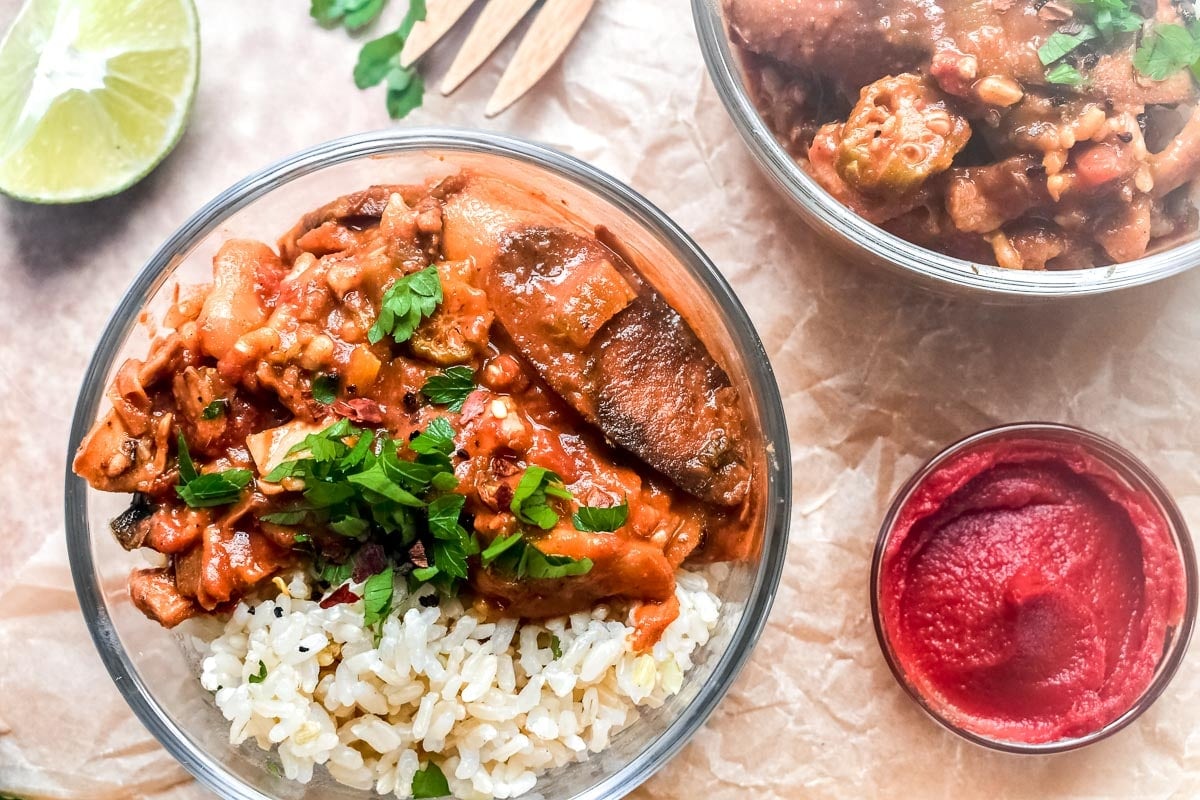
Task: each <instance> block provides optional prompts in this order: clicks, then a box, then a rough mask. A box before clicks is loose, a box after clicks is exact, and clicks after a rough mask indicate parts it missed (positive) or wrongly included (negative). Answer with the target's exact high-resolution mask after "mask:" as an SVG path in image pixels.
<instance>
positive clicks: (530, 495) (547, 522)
mask: <svg viewBox="0 0 1200 800" xmlns="http://www.w3.org/2000/svg"><path fill="white" fill-rule="evenodd" d="M551 497H556V498H558V499H560V500H570V499H571V493H570V492H568V491H567V489H566V487H565V486H563V481H562V478H560V477H559V476H558V475H557V474H556V473H554V472H551V471H550V470H548V469H546V468H545V467H538V466H532V465H531V466H529V467H527V468H526V469H525V474H524V475H522V476H521V481H520V483H518V484H517V488H516V489H515V490H513V498H512V502H510V503H509V508H510V509H511V510H512V513H513V514H515V515H516V517H517V519H519V520H520V521H521V522H525V523H528V524H529V525H536V526H537V527H539V528H541V529H542V530H547V531H548V530H550V529H551V528H553V527H554V526H555V525H556V524H558V512H557V511H555V510H554V509H553V508H551V507H550V503H549V498H551Z"/></svg>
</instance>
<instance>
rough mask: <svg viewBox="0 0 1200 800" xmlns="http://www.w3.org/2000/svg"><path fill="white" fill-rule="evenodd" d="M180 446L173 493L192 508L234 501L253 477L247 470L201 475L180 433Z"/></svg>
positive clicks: (226, 503) (208, 506)
mask: <svg viewBox="0 0 1200 800" xmlns="http://www.w3.org/2000/svg"><path fill="white" fill-rule="evenodd" d="M177 442H178V445H179V480H180V483H179V485H178V486H176V487H175V492H176V493H177V494H178V495H179V496H180V497H181V498H182V499H183V502H185V503H187V504H188V505H189V506H191V507H192V508H212V507H213V506H224V505H229V504H230V503H234V502H237V500H238V498H239V497H241V496H242V490H243V489H245V488H246V486H247V484H249V483H250V479H251V478H253V477H254V476H253V475H251V474H250V470H248V469H227V470H224V471H223V472H208V473H205V474H203V475H201V474H200V473H198V472H197V471H196V465H195V463H193V462H192V455H191V453H189V452H188V446H187V441H186V440H185V439H184V438H183V434H182V433H180V434H178V436H177Z"/></svg>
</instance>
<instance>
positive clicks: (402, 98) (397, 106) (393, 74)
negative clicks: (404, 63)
mask: <svg viewBox="0 0 1200 800" xmlns="http://www.w3.org/2000/svg"><path fill="white" fill-rule="evenodd" d="M423 102H425V79H424V78H422V77H421V73H419V72H417V70H416V68H415V67H393V68H392V70H391V71H390V72H388V74H387V97H386V98H385V104H386V107H387V112H388V116H389V117H391V118H392V119H404V118H405V117H407V116H408V115H409V114H410V113H411V112H412V111H413V110H415V109H417V108H420V106H421V103H423Z"/></svg>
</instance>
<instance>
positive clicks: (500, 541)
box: [479, 531, 524, 567]
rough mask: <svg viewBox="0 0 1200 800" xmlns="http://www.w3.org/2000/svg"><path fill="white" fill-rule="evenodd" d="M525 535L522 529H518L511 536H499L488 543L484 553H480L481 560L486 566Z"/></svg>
mask: <svg viewBox="0 0 1200 800" xmlns="http://www.w3.org/2000/svg"><path fill="white" fill-rule="evenodd" d="M523 537H524V534H523V533H521V532H520V531H517V532H516V533H514V534H512V535H510V536H497V537H496V538H495V539H493V540H492V543H491V544H490V545H488V546H487V548H486V549H484V551H483V552H482V553H480V554H479V560H480V561H482V562H483V565H484V566H485V567H486V566H488V565H489V564H491V563H492V562H493V561H495V560H496V559H497V558H499V557H500V556H501V555H502V554H503V553H504V552H505V551H506V550H508V549H509V548H511V547H513V546H514V545H516V543H517V542H519V541H521V539H522V538H523Z"/></svg>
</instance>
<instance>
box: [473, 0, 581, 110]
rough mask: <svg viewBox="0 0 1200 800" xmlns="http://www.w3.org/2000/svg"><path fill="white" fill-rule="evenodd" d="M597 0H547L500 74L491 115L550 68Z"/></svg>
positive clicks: (516, 96)
mask: <svg viewBox="0 0 1200 800" xmlns="http://www.w3.org/2000/svg"><path fill="white" fill-rule="evenodd" d="M595 4H596V0H546V4H545V5H544V6H542V10H541V11H539V12H538V15H537V17H535V18H534V20H533V24H532V25H530V26H529V31H528V32H527V33H526V34H525V38H524V39H522V40H521V44H520V46H519V47H517V54H516V55H515V56H513V60H512V63H511V64H509V65H508V68H507V69H505V70H504V74H503V75H501V76H500V83H498V84H497V85H496V91H495V92H493V93H492V98H491V99H490V100H488V104H487V109H486V110H485V111H484V113H485V114H486V115H487V116H489V117H494V116H496V115H497V114H499V113H500V112H501V111H503V110H504V109H506V108H508V107H509V106H510V105H512V104H513V103H515V102H516V101H517V100H519V99H520V98H521V96H522V95H524V94H525V93H526V92H528V91H529V90H530V89H531V88H533V86H534V84H536V83H537V82H538V81H540V80H541V79H542V78H543V77H544V76H545V75H546V73H547V72H549V71H550V67H552V66H554V62H555V61H558V59H559V57H560V56H562V54H563V53H564V52H565V51H566V49H567V47H568V46H569V45H570V44H571V40H572V39H574V38H575V35H576V34H577V33H579V29H580V28H581V27H583V21H584V20H585V19H587V15H588V13H589V12H590V11H591V10H592V6H594V5H595Z"/></svg>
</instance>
